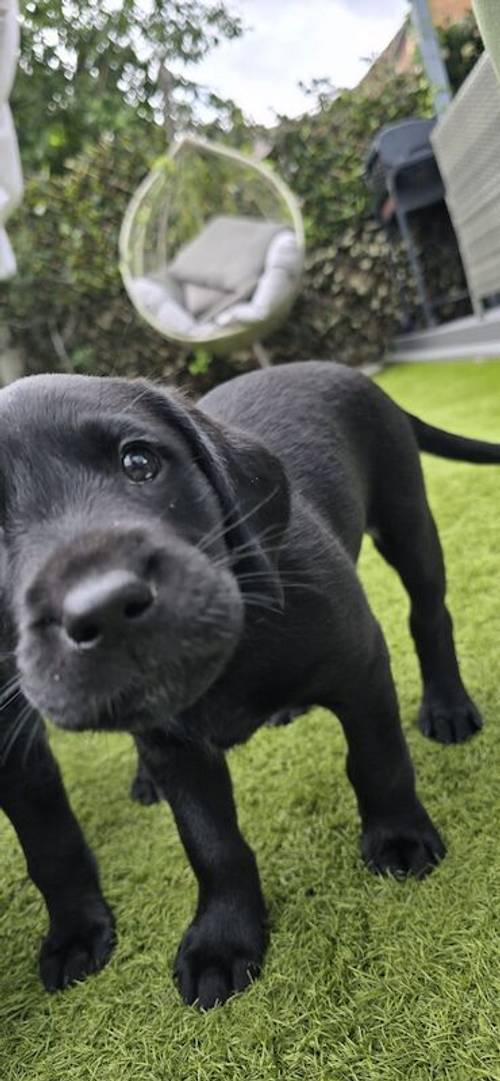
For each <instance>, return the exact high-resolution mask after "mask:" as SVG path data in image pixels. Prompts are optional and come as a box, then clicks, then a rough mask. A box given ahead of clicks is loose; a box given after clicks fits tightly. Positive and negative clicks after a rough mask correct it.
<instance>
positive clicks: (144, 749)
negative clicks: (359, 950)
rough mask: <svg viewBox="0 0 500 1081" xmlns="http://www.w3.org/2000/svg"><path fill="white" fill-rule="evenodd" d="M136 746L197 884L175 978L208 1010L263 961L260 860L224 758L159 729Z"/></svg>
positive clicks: (186, 997) (186, 995) (242, 983)
mask: <svg viewBox="0 0 500 1081" xmlns="http://www.w3.org/2000/svg"><path fill="white" fill-rule="evenodd" d="M137 743H138V747H139V750H140V754H141V757H142V758H143V759H144V762H145V763H146V766H147V768H148V770H149V772H150V773H151V776H152V777H153V778H154V781H155V784H156V785H157V786H158V788H159V790H160V791H161V792H162V793H163V795H164V796H165V798H166V799H167V800H168V802H169V804H170V806H171V808H172V811H173V814H174V817H175V821H176V823H177V827H178V830H179V834H180V837H181V840H182V843H183V845H184V847H185V849H186V852H187V855H188V857H189V860H190V863H191V866H192V868H193V870H194V873H195V875H196V878H197V880H198V889H199V894H198V906H197V909H196V914H195V917H194V920H193V922H192V923H191V925H190V926H189V927H188V929H187V931H186V932H185V934H184V937H183V938H182V940H181V944H180V946H179V950H178V953H177V958H176V962H175V969H174V971H175V976H176V978H177V981H178V984H179V989H180V992H181V995H182V997H183V999H184V1000H185V1002H188V1003H193V1002H195V1001H197V1002H198V1004H199V1005H200V1006H201V1007H203V1008H204V1009H208V1008H209V1007H210V1006H215V1005H216V1003H218V1002H224V1001H225V999H227V998H229V996H230V995H232V994H233V993H234V992H235V991H241V990H242V989H243V988H244V987H246V985H247V984H248V983H249V982H250V980H251V978H252V976H253V975H255V974H256V973H257V972H258V970H259V967H260V964H261V961H262V958H263V956H264V951H265V947H266V940H267V936H266V910H265V905H264V900H263V897H262V892H261V888H260V882H259V875H258V871H257V865H256V862H255V857H254V855H253V852H252V851H251V849H250V848H249V846H248V845H247V843H246V841H245V840H244V839H243V837H242V835H241V833H240V831H239V828H238V822H237V817H236V808H235V805H234V799H233V793H232V787H231V779H230V776H229V771H228V769H227V766H226V763H225V760H224V756H223V755H222V754H220V753H219V752H217V751H213V750H211V749H206V748H204V747H201V746H199V745H194V744H192V743H189V744H188V743H181V742H178V741H176V740H173V739H171V738H169V737H168V736H166V735H164V734H163V733H162V732H159V731H158V730H156V731H154V732H153V733H149V734H148V735H146V736H143V735H141V736H140V737H139V738H138V740H137Z"/></svg>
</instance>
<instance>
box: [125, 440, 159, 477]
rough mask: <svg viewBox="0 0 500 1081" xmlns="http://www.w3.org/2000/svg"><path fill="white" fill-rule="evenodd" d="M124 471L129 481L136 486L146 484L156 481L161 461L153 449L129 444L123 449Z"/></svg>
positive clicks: (140, 444) (138, 444)
mask: <svg viewBox="0 0 500 1081" xmlns="http://www.w3.org/2000/svg"><path fill="white" fill-rule="evenodd" d="M121 460H122V469H123V472H124V473H126V475H127V477H128V479H129V480H133V481H134V483H135V484H144V482H145V481H147V480H154V478H155V477H156V476H157V474H158V473H159V472H160V469H161V461H160V459H159V457H158V455H157V454H155V452H154V450H151V447H148V446H146V444H145V443H129V444H128V446H126V447H123V448H122V452H121Z"/></svg>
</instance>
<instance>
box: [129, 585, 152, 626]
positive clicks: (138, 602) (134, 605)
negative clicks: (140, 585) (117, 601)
mask: <svg viewBox="0 0 500 1081" xmlns="http://www.w3.org/2000/svg"><path fill="white" fill-rule="evenodd" d="M152 603H153V594H152V592H151V590H148V594H147V596H146V593H144V596H143V597H137V598H135V599H134V600H132V601H129V602H128V604H126V605H125V608H124V610H123V614H124V615H125V616H126V618H127V619H138V617H139V616H142V615H143V614H144V612H146V611H147V609H148V608H149V607H150V606H151V604H152Z"/></svg>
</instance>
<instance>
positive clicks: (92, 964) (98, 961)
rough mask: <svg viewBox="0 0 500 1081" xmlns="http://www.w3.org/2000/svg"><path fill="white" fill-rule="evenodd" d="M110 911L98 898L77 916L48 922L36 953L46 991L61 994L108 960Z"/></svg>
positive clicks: (111, 942)
mask: <svg viewBox="0 0 500 1081" xmlns="http://www.w3.org/2000/svg"><path fill="white" fill-rule="evenodd" d="M115 941H116V939H115V924H114V919H113V915H112V913H111V910H110V909H109V908H108V906H107V904H106V903H105V901H104V900H102V899H101V898H98V899H97V900H95V901H92V902H91V904H88V905H87V906H86V907H85V908H84V909H83V910H82V911H81V912H79V913H78V916H77V917H75V916H73V915H72V916H71V919H67V920H65V919H63V918H61V919H59V920H58V922H57V923H54V922H53V923H52V926H51V929H50V931H49V934H48V935H47V937H46V938H45V939H44V941H43V944H42V948H41V951H40V960H39V965H40V976H41V980H42V983H43V985H44V987H45V990H46V991H62V990H63V989H64V988H65V987H70V986H71V984H73V983H76V982H77V981H78V980H84V979H85V977H86V976H89V975H90V974H91V973H93V972H99V970H100V969H101V968H103V967H104V965H105V964H106V962H107V961H108V959H109V957H110V955H111V953H112V950H113V947H114V945H115Z"/></svg>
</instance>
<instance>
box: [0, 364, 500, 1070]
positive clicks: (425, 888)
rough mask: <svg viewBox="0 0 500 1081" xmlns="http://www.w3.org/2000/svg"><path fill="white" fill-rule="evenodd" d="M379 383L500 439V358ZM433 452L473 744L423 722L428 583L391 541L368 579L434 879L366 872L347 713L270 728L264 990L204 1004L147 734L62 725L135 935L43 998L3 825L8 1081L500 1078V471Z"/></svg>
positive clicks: (0, 910) (394, 374) (365, 561)
mask: <svg viewBox="0 0 500 1081" xmlns="http://www.w3.org/2000/svg"><path fill="white" fill-rule="evenodd" d="M379 381H380V383H381V385H382V386H383V387H384V388H385V389H386V390H387V391H388V393H390V394H392V396H393V397H395V398H396V399H397V400H398V401H400V402H401V403H402V404H403V405H405V406H407V407H408V408H410V409H411V410H412V411H413V412H415V413H418V414H420V415H421V416H422V417H424V418H425V419H427V420H429V421H430V422H432V423H435V424H438V425H440V426H443V427H448V428H450V429H451V430H453V429H455V430H456V431H460V432H462V433H464V434H471V435H478V436H482V437H489V438H492V439H497V440H500V362H490V363H488V364H477V365H474V364H463V365H456V364H448V365H435V366H434V365H422V366H415V367H399V368H395V369H392V370H389V371H387V372H384V373H383V374H382V375H381V376H380V379H379ZM424 464H425V471H426V476H427V480H428V490H429V495H430V500H431V504H432V506H433V509H434V511H435V514H436V517H437V519H438V524H439V527H440V533H441V539H442V542H443V546H444V549H445V554H446V559H447V567H448V578H449V604H450V607H451V610H452V613H453V617H454V621H455V632H456V640H457V645H458V652H459V657H460V661H461V666H462V673H463V676H464V679H465V682H466V684H467V686H468V688H469V691H470V692H471V693H472V695H473V697H474V698H475V699H476V701H477V703H478V704H479V705H480V707H481V709H482V710H483V713H484V716H485V722H486V723H485V729H484V731H483V732H482V733H481V734H480V735H479V736H477V737H476V738H474V739H473V740H472V741H471V742H470V743H468V744H466V745H465V746H458V747H450V748H444V747H441V746H438V745H436V744H432V743H430V742H428V741H426V740H425V739H424V738H423V737H422V736H421V735H420V734H419V732H418V731H417V729H416V727H415V715H416V711H417V706H418V701H419V693H420V686H419V678H418V672H417V665H416V661H415V657H414V653H413V648H412V645H411V643H410V638H409V635H408V632H407V628H406V615H407V601H406V596H405V594H404V593H403V591H402V588H401V586H400V584H399V582H398V580H397V578H396V576H395V575H394V573H393V572H392V571H390V570H389V569H388V568H387V567H386V565H385V564H384V563H382V561H381V560H380V558H379V557H378V556H377V555H376V553H375V552H374V550H373V549H372V546H371V543H370V542H367V543H366V544H365V547H364V551H363V557H362V575H363V579H364V581H365V583H366V586H367V590H368V593H369V596H370V598H371V601H372V604H373V606H374V608H375V611H376V613H377V615H378V617H379V618H380V619H381V621H382V624H383V627H384V630H385V632H386V635H387V639H388V642H389V646H390V649H391V654H392V660H393V668H394V673H395V677H396V681H397V686H398V691H399V695H400V701H401V710H402V716H403V722H404V726H405V729H406V731H407V734H408V739H409V742H410V745H411V749H412V753H413V757H414V761H415V763H416V766H417V770H418V777H419V787H420V792H421V794H422V796H423V798H424V800H425V803H426V806H427V808H428V810H429V811H430V813H431V814H432V816H433V818H434V820H435V821H436V823H437V824H438V825H439V827H440V828H441V830H442V832H443V835H444V837H445V839H446V842H447V845H448V850H449V851H448V856H447V859H446V860H445V862H444V863H443V864H442V865H441V866H440V867H439V869H438V870H437V871H436V872H435V873H434V874H433V875H432V876H431V877H430V878H429V879H427V880H426V881H425V882H423V883H417V882H413V881H407V882H405V883H403V884H401V883H398V882H396V881H393V880H386V879H377V878H373V877H372V876H371V875H369V874H368V872H367V871H366V870H365V869H364V867H363V866H362V864H361V862H360V860H359V857H358V820H357V814H356V809H355V803H354V797H353V794H352V791H351V789H350V787H349V785H348V782H347V780H346V778H345V774H344V741H343V737H342V734H341V731H340V726H339V724H338V722H337V721H336V720H335V719H334V718H333V717H332V716H330V715H329V714H327V713H326V712H324V711H319V710H318V711H316V712H315V713H314V714H312V715H310V716H309V717H308V718H302V719H299V720H298V721H297V722H295V724H293V725H291V726H290V727H287V728H282V729H278V730H269V729H267V730H265V731H262V732H260V733H258V734H257V736H256V737H254V739H253V740H252V741H251V742H250V743H249V744H248V745H247V746H246V747H243V748H239V749H238V750H236V751H234V752H233V753H231V755H230V765H231V768H232V773H233V777H234V782H235V788H236V795H237V800H238V804H239V808H240V819H241V823H242V826H243V829H244V831H245V833H246V836H247V838H248V840H249V841H250V843H251V844H252V845H253V847H254V849H255V851H256V853H257V857H258V860H259V865H260V869H261V874H262V880H263V885H264V890H265V894H266V897H267V899H268V902H269V907H270V918H271V925H272V938H271V945H270V949H269V953H268V956H267V960H266V964H265V967H264V970H263V972H262V975H261V978H260V979H259V980H258V981H257V982H256V983H255V984H254V985H253V986H252V987H251V988H250V989H249V990H248V991H247V992H246V993H244V994H243V995H240V996H239V997H236V998H234V999H233V1000H231V1001H230V1002H229V1003H228V1004H226V1006H224V1007H223V1008H222V1009H216V1010H214V1011H212V1012H210V1013H207V1014H201V1013H199V1012H197V1010H196V1009H194V1008H188V1007H186V1006H184V1005H183V1004H182V1003H181V1002H180V1000H179V998H178V995H177V991H176V990H175V988H174V985H173V983H172V979H171V965H172V959H173V955H174V952H175V949H176V946H177V943H178V940H179V938H180V935H181V933H182V931H183V929H184V927H185V925H186V924H187V922H188V920H189V918H190V915H191V913H192V910H193V906H194V902H195V886H194V881H193V878H192V874H191V872H190V870H189V867H188V865H187V862H186V859H185V856H184V854H183V852H182V849H181V846H180V842H179V841H178V839H177V835H176V831H175V827H174V825H173V822H172V819H171V816H170V813H169V811H168V809H167V808H166V807H165V806H157V807H153V808H141V807H138V806H136V805H134V804H132V803H131V802H130V801H129V800H128V796H127V789H128V786H129V784H130V780H131V778H132V773H133V769H134V755H133V753H132V747H131V742H130V740H129V739H128V738H127V737H125V736H123V737H122V736H114V737H111V736H108V735H103V736H98V735H91V734H89V735H71V734H64V733H60V732H59V733H54V734H53V737H52V742H53V746H54V749H55V751H56V754H57V756H58V759H59V761H60V763H61V765H62V769H63V772H64V776H65V780H66V784H67V788H68V790H69V793H70V796H71V799H72V802H73V805H74V807H75V810H76V812H77V814H78V816H79V819H80V821H81V823H82V825H83V827H84V829H85V831H86V834H87V837H88V839H89V841H90V843H91V844H92V846H93V848H94V851H95V853H96V855H97V857H98V859H99V863H100V867H101V871H102V878H103V883H104V887H105V891H106V894H107V896H108V898H109V900H110V902H111V904H112V906H113V908H114V910H115V913H116V916H117V921H118V929H119V943H118V946H117V949H116V952H115V954H114V956H113V957H112V959H111V962H110V964H109V966H108V967H107V968H106V969H105V971H104V972H102V973H101V974H100V975H99V976H97V977H93V978H91V979H89V980H88V981H87V982H85V983H83V984H81V985H79V986H77V987H75V988H73V989H72V990H70V991H66V992H63V993H61V994H57V995H55V996H52V997H50V996H48V995H46V994H45V993H44V992H43V990H42V988H41V986H40V984H39V982H38V977H37V972H36V951H37V948H38V941H39V939H40V937H41V935H42V934H43V932H44V928H45V913H44V910H43V906H42V902H41V900H40V897H39V896H38V894H37V892H36V890H35V888H34V887H33V886H32V884H31V883H30V882H29V880H28V878H27V875H26V871H25V866H24V862H23V858H22V856H21V852H20V849H19V847H18V845H17V842H16V840H15V837H14V834H13V831H12V830H11V828H10V826H9V825H8V823H6V822H2V824H1V826H0V833H1V836H0V847H1V850H2V856H3V871H2V877H1V880H0V1079H1V1081H21V1079H22V1081H35V1079H36V1081H94V1079H95V1081H222V1079H224V1081H225V1079H228V1081H229V1079H230V1081H302V1079H307V1081H399V1079H402V1081H403V1079H404V1081H428V1079H432V1081H499V1079H500V1052H499V1038H498V1030H497V1028H496V1026H497V1023H498V1019H499V1004H500V975H499V973H500V956H499V955H500V950H499V937H498V918H499V907H500V856H499V852H498V843H497V841H498V831H499V818H500V815H499V812H500V784H499V780H500V770H499V751H500V724H499V718H498V713H499V707H500V687H499V674H500V656H499V641H500V578H499V574H500V539H499V524H500V467H486V466H484V467H477V466H476V467H474V466H470V465H464V464H455V463H451V462H443V461H439V460H436V459H431V458H426V460H425V463H424Z"/></svg>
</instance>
